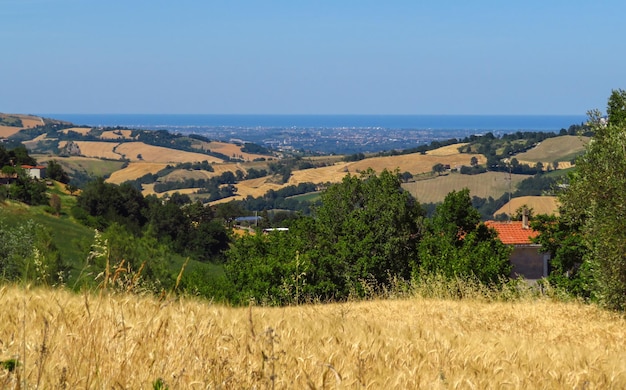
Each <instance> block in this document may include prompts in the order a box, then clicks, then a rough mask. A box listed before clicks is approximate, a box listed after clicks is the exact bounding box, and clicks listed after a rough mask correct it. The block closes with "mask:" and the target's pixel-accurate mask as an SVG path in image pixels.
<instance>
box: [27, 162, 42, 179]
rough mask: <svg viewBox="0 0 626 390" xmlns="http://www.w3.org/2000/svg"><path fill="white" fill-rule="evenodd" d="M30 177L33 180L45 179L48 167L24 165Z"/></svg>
mask: <svg viewBox="0 0 626 390" xmlns="http://www.w3.org/2000/svg"><path fill="white" fill-rule="evenodd" d="M22 169H24V170H25V171H26V173H27V174H28V176H30V177H31V178H33V179H45V177H46V167H45V166H43V165H22Z"/></svg>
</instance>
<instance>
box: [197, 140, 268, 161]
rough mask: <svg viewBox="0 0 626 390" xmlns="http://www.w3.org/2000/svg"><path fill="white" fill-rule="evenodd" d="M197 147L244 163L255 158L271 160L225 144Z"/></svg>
mask: <svg viewBox="0 0 626 390" xmlns="http://www.w3.org/2000/svg"><path fill="white" fill-rule="evenodd" d="M197 147H198V148H199V149H202V150H211V151H213V152H217V153H221V154H224V155H226V156H228V157H233V158H241V159H243V160H245V161H252V160H254V159H255V158H265V159H267V158H271V156H265V155H262V154H252V153H245V152H242V151H241V148H242V147H241V146H237V145H235V144H230V143H227V142H216V141H214V142H209V143H206V142H202V143H199V144H197Z"/></svg>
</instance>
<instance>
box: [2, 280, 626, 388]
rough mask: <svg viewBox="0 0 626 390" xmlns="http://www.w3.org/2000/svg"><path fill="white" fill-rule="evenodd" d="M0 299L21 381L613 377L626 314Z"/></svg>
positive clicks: (581, 380)
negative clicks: (240, 306) (18, 364)
mask: <svg viewBox="0 0 626 390" xmlns="http://www.w3.org/2000/svg"><path fill="white" fill-rule="evenodd" d="M0 306H1V307H3V310H4V311H3V321H1V322H0V340H5V341H7V342H4V343H0V360H6V359H10V358H16V359H19V361H20V362H21V363H22V364H21V365H20V366H19V367H18V370H19V378H21V379H22V380H23V381H25V382H26V386H25V387H27V388H36V387H40V388H57V387H58V388H134V389H139V388H152V384H153V383H154V382H155V381H156V380H157V378H161V379H162V381H163V382H164V383H165V384H166V385H168V386H169V388H172V389H179V388H180V389H188V388H203V389H204V388H247V389H249V388H274V387H275V388H279V389H284V388H292V389H302V388H394V389H409V388H410V389H416V388H429V389H430V388H435V389H437V388H440V389H445V388H468V389H472V388H514V389H533V388H541V389H547V388H550V389H554V388H570V389H572V388H625V387H626V349H624V340H625V339H626V320H624V318H620V317H619V316H618V315H615V314H611V313H608V312H604V311H602V310H600V309H598V308H596V307H593V306H585V305H581V304H576V303H556V302H552V301H549V300H545V299H544V300H534V301H531V300H523V301H517V302H491V303H487V302H484V301H480V300H474V299H466V300H463V301H450V300H434V299H424V298H419V297H411V298H406V299H400V300H373V301H366V302H348V303H341V304H328V305H303V306H294V307H287V308H267V307H250V308H230V307H224V306H221V305H215V304H209V303H208V302H206V301H198V300H193V299H168V298H166V299H164V300H157V299H155V298H151V297H148V296H146V297H140V296H136V295H109V294H107V293H102V294H95V295H91V294H88V293H84V294H83V295H78V294H72V293H69V292H67V291H64V290H51V289H34V290H29V289H24V288H20V287H14V286H2V287H0ZM9 340H10V342H9ZM42 351H45V352H42ZM24 353H25V354H24ZM17 374H18V372H15V371H14V372H13V373H10V372H9V371H7V370H6V369H2V368H0V385H2V386H3V387H4V388H17V386H18V385H17V382H18V380H19V379H18V375H17Z"/></svg>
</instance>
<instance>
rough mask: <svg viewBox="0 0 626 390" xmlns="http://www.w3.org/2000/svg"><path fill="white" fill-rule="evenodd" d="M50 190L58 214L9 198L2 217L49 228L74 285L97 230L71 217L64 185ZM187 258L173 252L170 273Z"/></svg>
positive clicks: (209, 269) (195, 267)
mask: <svg viewBox="0 0 626 390" xmlns="http://www.w3.org/2000/svg"><path fill="white" fill-rule="evenodd" d="M49 192H50V193H56V194H57V195H59V197H60V198H61V202H62V210H61V213H60V215H59V216H55V215H52V214H50V213H49V212H47V211H46V206H28V205H25V204H23V203H18V202H10V201H7V202H4V203H0V219H3V220H5V221H6V222H7V223H8V224H9V225H12V224H17V223H21V222H24V221H26V220H28V219H32V220H33V221H35V222H37V223H39V224H41V225H43V226H44V227H45V228H46V229H48V230H49V231H50V234H51V235H52V241H53V243H54V245H55V246H56V247H57V248H58V250H59V252H60V253H61V257H62V260H63V261H64V262H65V263H66V264H68V265H69V266H70V268H71V269H70V278H69V280H68V281H67V283H68V285H73V283H74V278H76V277H77V276H78V274H79V273H80V270H81V269H82V268H83V267H84V262H85V260H86V257H87V254H88V253H89V248H90V245H91V244H92V243H93V239H94V229H92V228H89V227H86V226H84V225H81V224H80V223H78V222H77V221H76V220H74V218H72V217H71V208H72V206H74V205H75V204H76V198H75V197H74V196H71V195H69V194H66V193H65V192H64V191H63V185H62V184H60V183H55V185H54V187H52V188H50V189H49ZM184 261H185V259H184V258H183V257H182V256H180V255H178V254H173V255H172V257H171V258H170V264H169V269H170V272H171V273H172V274H174V275H177V274H178V272H180V270H181V268H182V266H183V263H184ZM223 268H224V267H223V266H222V265H220V264H207V263H201V262H198V261H195V260H191V261H189V263H188V264H187V267H186V268H185V273H186V274H188V273H190V272H193V271H198V272H202V273H203V274H204V275H205V277H206V278H208V279H207V280H212V279H213V278H216V277H219V276H220V275H222V274H223V272H224V269H223ZM0 387H1V386H0Z"/></svg>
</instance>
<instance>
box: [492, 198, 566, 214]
mask: <svg viewBox="0 0 626 390" xmlns="http://www.w3.org/2000/svg"><path fill="white" fill-rule="evenodd" d="M509 203H510V204H509ZM509 203H507V204H505V205H504V206H502V207H501V208H500V209H499V210H498V211H496V212H495V213H494V215H498V214H503V213H504V214H515V211H516V210H517V209H519V208H520V207H522V206H528V207H530V208H531V209H532V211H533V214H535V215H537V214H548V215H550V214H555V215H558V214H559V202H558V198H557V197H556V196H520V197H518V198H513V199H511V202H509Z"/></svg>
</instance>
